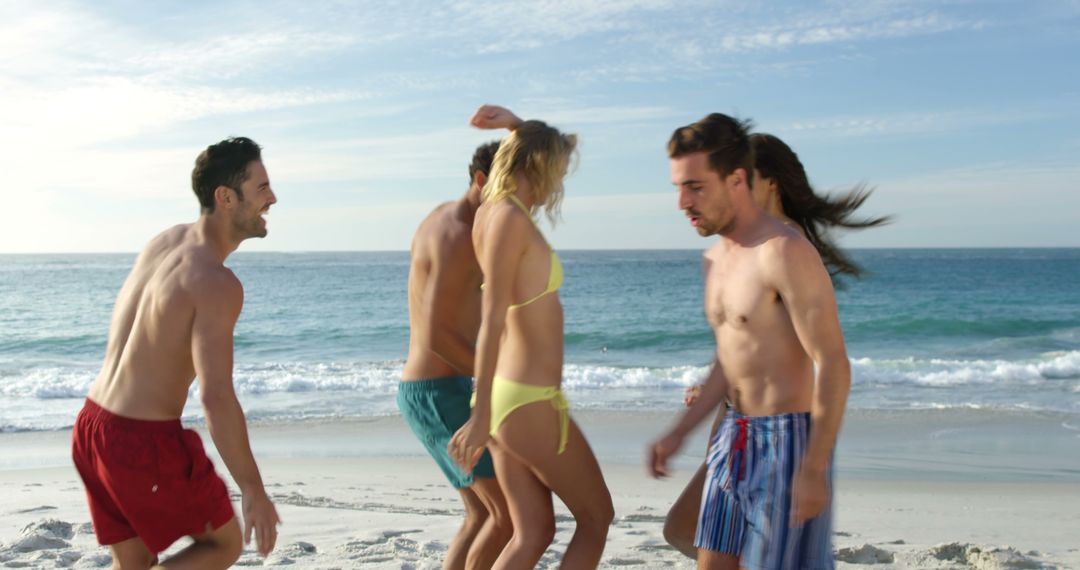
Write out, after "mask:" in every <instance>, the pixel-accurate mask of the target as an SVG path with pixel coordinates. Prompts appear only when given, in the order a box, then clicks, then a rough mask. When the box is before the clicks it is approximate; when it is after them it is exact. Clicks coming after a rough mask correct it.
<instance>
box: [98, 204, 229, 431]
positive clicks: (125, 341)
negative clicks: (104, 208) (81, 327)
mask: <svg viewBox="0 0 1080 570" xmlns="http://www.w3.org/2000/svg"><path fill="white" fill-rule="evenodd" d="M221 280H226V281H232V282H235V284H236V285H237V286H238V285H239V282H238V281H237V280H236V277H235V276H234V275H233V274H232V272H231V271H230V270H229V269H227V268H226V267H225V266H224V265H222V263H221V262H220V261H219V260H218V259H216V258H215V256H214V255H213V253H212V252H211V251H210V250H209V248H208V247H207V246H206V245H204V244H202V243H199V240H198V238H197V236H196V235H195V232H194V231H193V226H191V225H180V226H176V227H173V228H170V229H169V230H166V231H165V232H163V233H161V234H160V235H158V236H157V237H155V238H154V239H153V240H152V241H151V242H150V243H149V244H148V245H147V246H146V248H145V249H144V250H143V252H142V253H141V254H140V255H139V258H138V259H137V260H136V262H135V267H134V268H133V269H132V271H131V274H130V275H128V278H127V280H126V281H125V282H124V285H123V287H122V288H121V289H120V294H119V295H118V296H117V299H116V305H115V307H114V309H113V316H112V322H111V325H110V328H109V341H108V345H107V347H106V350H105V362H104V365H103V366H102V369H101V373H100V374H99V375H98V377H97V379H96V380H95V381H94V383H93V385H92V386H91V387H90V392H89V394H88V396H89V398H90V399H91V400H94V401H95V402H97V403H98V405H100V406H102V407H104V408H105V409H107V410H109V411H111V412H113V413H115V414H119V415H122V416H126V417H131V418H137V419H146V420H164V419H173V418H178V417H180V416H181V415H182V413H183V409H184V404H185V403H186V401H187V396H188V389H189V388H190V387H191V383H192V381H193V380H194V378H195V367H194V363H193V359H192V327H193V323H194V319H195V307H196V296H197V295H200V294H204V293H202V292H200V291H205V289H206V287H207V285H211V286H212V285H213V284H214V283H215V282H218V281H221ZM230 353H231V351H230Z"/></svg>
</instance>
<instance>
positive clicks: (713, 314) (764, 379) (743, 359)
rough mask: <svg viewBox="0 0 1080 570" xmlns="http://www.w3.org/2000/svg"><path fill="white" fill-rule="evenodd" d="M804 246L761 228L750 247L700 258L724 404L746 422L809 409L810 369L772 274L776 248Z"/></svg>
mask: <svg viewBox="0 0 1080 570" xmlns="http://www.w3.org/2000/svg"><path fill="white" fill-rule="evenodd" d="M792 240H799V241H804V242H805V241H806V240H805V238H804V237H802V235H801V234H799V232H798V231H797V230H794V229H792V228H790V227H787V226H785V225H784V224H783V223H781V222H780V221H777V220H772V219H770V220H768V222H767V223H765V224H763V227H762V230H761V231H760V232H759V233H758V235H756V236H755V237H754V239H752V240H747V241H745V242H744V243H741V244H738V243H734V242H731V241H728V240H725V239H721V241H720V242H719V243H717V244H716V245H715V246H713V247H711V248H710V249H709V250H708V251H706V253H705V256H704V260H703V268H704V273H705V313H706V317H707V318H708V320H709V323H710V324H711V325H712V327H713V331H714V334H715V335H716V343H717V349H716V350H717V352H716V356H717V360H718V362H719V363H720V366H721V368H722V370H723V373H724V376H725V377H726V378H727V385H728V394H727V396H728V398H729V399H730V400H731V401H732V402H733V403H734V405H735V407H736V409H738V410H739V411H741V412H742V413H745V414H748V415H774V414H782V413H789V412H805V411H809V410H810V408H811V402H812V398H813V389H814V361H813V360H812V359H811V357H810V355H808V354H807V352H806V350H805V349H804V348H803V343H802V341H801V340H800V338H799V335H798V334H797V332H796V329H795V326H794V324H793V321H792V316H791V315H790V313H789V311H788V306H787V304H786V303H785V299H784V298H783V296H782V295H781V291H780V290H779V289H778V288H777V285H776V283H775V280H774V278H773V273H774V272H773V270H772V268H773V267H774V266H775V265H776V264H777V263H783V262H784V260H783V259H777V258H778V256H779V253H780V251H781V250H782V245H783V244H784V242H790V241H792Z"/></svg>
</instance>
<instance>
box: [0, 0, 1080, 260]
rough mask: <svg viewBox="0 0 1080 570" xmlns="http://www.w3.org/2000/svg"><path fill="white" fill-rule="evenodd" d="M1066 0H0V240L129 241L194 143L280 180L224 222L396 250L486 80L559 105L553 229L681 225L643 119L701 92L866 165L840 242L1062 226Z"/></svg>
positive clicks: (1073, 114) (725, 107) (1, 248)
mask: <svg viewBox="0 0 1080 570" xmlns="http://www.w3.org/2000/svg"><path fill="white" fill-rule="evenodd" d="M1078 53H1080V2H1077V1H1075V0H1071V1H1070V0H1063V1H1055V2H1049V1H1039V0H1029V1H994V0H986V1H979V2H975V1H939V2H923V1H914V0H912V1H903V0H895V1H894V0H868V1H862V2H801V1H800V2H767V1H761V2H756V1H746V2H727V1H715V0H714V1H708V2H697V1H695V0H581V1H577V2H555V1H545V0H539V1H533V2H502V1H486V2H479V1H472V0H459V1H454V2H434V1H422V2H421V1H417V2H411V1H402V2H395V3H393V5H392V6H391V3H388V2H318V1H310V2H267V1H260V2H237V1H231V0H223V1H217V2H196V1H185V2H136V1H126V2H115V1H109V0H105V1H95V2H55V1H52V0H34V1H23V0H15V1H10V0H9V1H6V2H3V3H0V157H3V159H2V162H3V180H4V182H6V184H4V186H3V188H2V189H0V192H2V193H3V196H2V197H3V203H4V204H5V205H6V208H5V216H4V218H5V223H3V224H0V252H83V251H136V250H138V249H140V248H141V247H142V245H143V244H144V243H145V242H146V241H147V240H148V239H149V238H150V237H152V236H153V235H154V234H155V233H156V232H158V231H160V230H162V229H164V228H165V227H167V226H169V225H171V224H174V223H179V222H184V221H191V220H193V219H195V217H196V216H197V215H198V208H197V203H196V201H195V198H194V196H193V194H192V193H191V190H190V170H191V165H192V162H193V160H194V158H195V156H196V154H197V153H198V152H199V151H200V150H201V149H202V148H204V147H205V146H206V145H208V144H210V143H212V142H216V141H217V140H220V139H222V138H224V137H226V136H229V135H244V136H249V137H252V138H254V139H255V140H256V141H258V142H259V143H260V144H262V145H263V146H264V148H265V152H264V159H265V162H266V166H267V169H268V171H269V173H270V177H271V181H272V183H273V185H274V188H275V191H276V193H277V195H278V198H279V203H278V205H277V206H275V207H274V209H273V210H272V212H271V215H270V217H269V218H268V221H269V223H270V235H269V237H268V238H266V239H265V240H255V241H251V242H249V243H246V244H244V245H243V246H242V249H244V250H279V251H298V250H299V251H305V250H400V249H406V248H407V247H408V244H409V240H410V237H411V234H412V232H413V230H414V229H415V227H416V224H417V223H418V222H419V220H420V219H421V218H422V217H423V216H424V215H425V214H426V213H427V211H428V210H429V209H430V208H431V207H433V206H434V205H435V204H437V203H438V202H440V201H443V200H446V199H451V198H455V197H457V196H459V195H460V194H461V193H462V192H464V190H465V188H466V185H467V182H468V181H467V174H466V166H467V163H468V160H469V157H470V155H471V153H472V150H473V148H474V147H475V146H476V145H477V144H478V143H480V142H483V141H485V140H490V139H491V138H493V135H492V133H487V132H481V131H476V130H473V129H470V128H469V127H468V126H467V123H466V122H467V119H468V117H469V115H470V114H471V113H472V111H473V110H474V109H475V108H476V107H477V106H478V105H479V104H481V103H485V102H490V103H498V104H503V105H506V106H509V107H510V108H512V109H514V110H515V111H516V112H518V113H519V114H520V115H522V116H523V117H526V118H540V119H545V120H547V121H549V122H551V123H553V124H555V125H556V126H559V127H560V128H562V129H564V130H566V131H570V132H576V133H578V135H579V137H580V140H581V145H580V150H581V154H580V158H581V161H580V165H579V167H578V168H577V170H576V171H575V172H574V173H573V174H572V175H571V176H570V177H569V178H568V179H567V183H566V188H567V197H566V201H565V204H564V208H563V218H564V221H563V223H562V224H560V225H559V226H558V227H557V228H556V229H555V230H553V231H549V235H550V238H551V241H552V242H553V243H554V245H555V246H556V247H561V248H682V247H686V248H699V247H702V246H704V245H706V243H707V242H706V241H705V240H702V239H701V238H700V237H698V236H697V234H696V232H694V231H693V230H692V228H690V227H689V226H688V224H686V222H685V219H684V218H683V216H682V215H681V214H680V213H679V212H678V211H677V209H676V207H675V195H674V192H673V190H672V187H671V184H670V180H669V173H668V162H667V158H666V156H665V154H664V145H665V143H666V140H667V137H668V136H669V135H670V133H671V131H672V130H673V129H674V128H675V127H677V126H680V125H683V124H686V123H689V122H692V121H694V120H696V119H698V118H700V117H701V116H703V115H705V114H706V113H709V112H712V111H719V112H724V113H729V114H737V115H740V116H743V117H748V118H751V119H753V120H754V121H755V123H756V125H757V127H758V129H759V130H761V131H766V132H771V133H773V134H775V135H778V136H780V137H781V138H783V139H785V140H786V141H787V142H788V143H789V144H791V146H792V147H793V148H794V149H795V150H796V151H797V152H798V153H799V155H800V157H801V158H802V160H803V163H804V164H805V165H806V167H807V170H808V172H809V173H810V178H811V180H812V181H813V182H814V183H815V185H816V186H817V187H818V188H819V189H821V190H822V191H836V190H843V189H845V188H847V187H850V186H852V185H854V184H856V183H859V182H866V183H869V184H871V185H872V186H875V187H876V188H877V190H876V192H875V194H874V195H873V197H872V198H871V199H870V200H869V202H868V203H867V205H866V206H865V210H866V212H867V213H868V214H885V213H888V214H894V215H895V216H896V217H897V221H896V223H895V224H893V225H892V226H889V227H887V228H880V229H873V230H868V231H865V232H861V233H852V234H849V235H846V236H844V237H843V241H842V243H844V244H845V245H847V246H851V247H942V246H949V247H971V246H974V247H986V246H1080V231H1078V228H1080V184H1078V181H1080V160H1078V159H1077V157H1078V156H1080V58H1078V57H1077V54H1078Z"/></svg>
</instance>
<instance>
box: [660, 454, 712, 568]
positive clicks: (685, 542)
mask: <svg viewBox="0 0 1080 570" xmlns="http://www.w3.org/2000/svg"><path fill="white" fill-rule="evenodd" d="M708 470H709V469H708V466H707V465H706V464H704V463H702V464H701V467H698V470H697V471H696V472H695V473H694V476H693V477H691V478H690V481H689V482H688V483H687V484H686V488H685V489H683V492H682V494H681V495H679V498H678V499H675V504H674V505H671V510H670V511H668V514H667V519H665V520H664V540H666V541H667V542H668V544H670V545H671V546H674V547H675V549H676V550H678V551H679V552H682V553H683V554H685V555H686V556H688V557H690V558H697V548H694V533H695V532H696V531H697V522H698V515H699V514H700V511H701V493H702V490H703V489H704V488H705V473H706V472H708Z"/></svg>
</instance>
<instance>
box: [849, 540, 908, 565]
mask: <svg viewBox="0 0 1080 570" xmlns="http://www.w3.org/2000/svg"><path fill="white" fill-rule="evenodd" d="M893 558H894V556H893V553H892V552H889V551H888V550H883V549H881V548H878V547H876V546H873V545H871V544H864V545H862V546H858V547H855V548H850V547H849V548H841V549H840V550H837V551H836V559H837V560H839V561H841V562H847V563H849V564H892V562H893Z"/></svg>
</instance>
